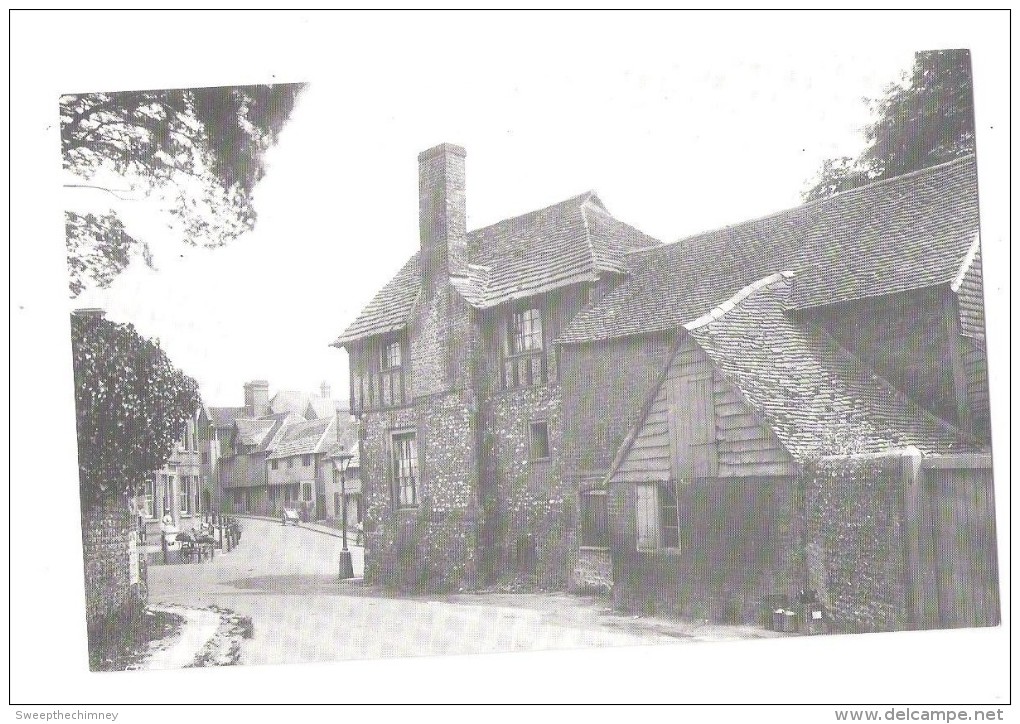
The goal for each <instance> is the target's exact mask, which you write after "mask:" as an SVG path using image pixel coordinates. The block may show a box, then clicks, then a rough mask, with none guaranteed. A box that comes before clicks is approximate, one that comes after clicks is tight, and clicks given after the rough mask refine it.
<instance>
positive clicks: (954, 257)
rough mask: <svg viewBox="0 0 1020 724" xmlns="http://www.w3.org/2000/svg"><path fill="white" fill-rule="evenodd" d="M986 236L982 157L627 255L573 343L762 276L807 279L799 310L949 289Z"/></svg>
mask: <svg viewBox="0 0 1020 724" xmlns="http://www.w3.org/2000/svg"><path fill="white" fill-rule="evenodd" d="M977 230H978V206H977V175H976V169H975V163H974V158H973V157H972V156H968V157H966V158H962V159H959V160H957V161H952V162H950V163H947V164H943V165H941V166H935V167H933V168H929V169H924V170H922V171H917V172H914V173H911V174H907V175H904V176H900V177H897V178H893V179H889V180H886V181H880V182H877V183H874V184H871V185H869V186H865V187H863V188H860V189H855V190H852V191H846V192H844V193H841V194H838V195H836V196H834V197H832V198H828V199H823V200H820V201H814V202H812V203H809V204H804V205H803V206H798V207H797V208H794V209H789V210H787V211H782V212H779V213H777V214H773V215H771V216H767V217H765V218H761V219H755V220H753V221H747V222H744V223H741V224H737V225H734V226H729V227H726V228H724V229H719V230H716V231H711V232H707V233H704V234H698V235H696V236H692V237H689V238H686V239H683V240H681V241H677V242H675V243H672V244H666V245H662V246H658V247H655V248H652V249H649V250H646V251H637V252H633V253H630V254H626V255H625V256H624V261H625V264H626V266H627V268H628V269H629V271H630V276H629V277H628V279H627V280H626V281H625V282H624V283H623V284H621V285H620V286H619V287H618V288H617V289H616V290H614V291H613V292H611V293H610V294H607V295H606V296H605V297H604V298H603V299H602V300H600V301H599V302H598V303H597V304H595V305H593V306H592V307H591V308H589V309H587V310H585V311H584V312H582V313H580V314H579V315H578V316H577V317H575V319H574V321H573V322H572V323H571V325H570V326H569V327H568V328H567V330H566V332H565V333H564V334H563V335H562V336H561V337H560V339H559V341H560V342H563V343H578V342H586V341H592V340H596V339H607V338H611V337H622V336H627V335H633V334H643V333H649V332H656V331H664V330H675V329H677V328H678V327H680V326H682V325H683V324H685V323H687V322H688V321H690V320H691V319H694V318H695V317H696V316H698V315H699V314H701V313H702V312H703V311H704V310H706V309H708V308H710V307H712V306H713V305H716V304H719V303H720V302H722V301H723V300H725V299H727V298H729V297H730V296H731V295H732V294H733V293H734V292H736V291H737V290H738V289H740V288H742V287H743V286H745V285H746V284H749V283H751V282H752V281H754V280H756V279H760V278H761V277H764V276H766V275H768V274H771V273H773V272H776V271H779V270H783V269H788V270H793V271H795V272H797V281H796V284H795V285H794V289H793V292H792V294H791V296H790V304H791V306H793V307H796V308H808V307H816V306H824V305H828V304H834V303H838V302H841V301H848V300H851V299H860V298H864V297H873V296H880V295H883V294H890V293H893V292H901V291H907V290H911V289H920V288H922V287H929V286H933V285H938V284H947V285H948V284H950V283H952V281H953V280H954V278H955V276H956V274H957V273H958V271H959V269H960V265H961V262H962V261H963V260H964V258H965V257H966V255H967V252H968V250H969V249H970V246H971V242H972V240H973V239H974V235H975V233H976V232H977Z"/></svg>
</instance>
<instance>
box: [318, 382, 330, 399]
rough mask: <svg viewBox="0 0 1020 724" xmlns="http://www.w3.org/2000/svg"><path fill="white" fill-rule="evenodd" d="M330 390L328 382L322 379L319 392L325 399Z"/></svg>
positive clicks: (327, 397)
mask: <svg viewBox="0 0 1020 724" xmlns="http://www.w3.org/2000/svg"><path fill="white" fill-rule="evenodd" d="M331 391H332V390H330V388H329V383H328V382H325V381H323V383H322V384H321V385H320V386H319V392H321V393H322V396H323V397H325V398H326V399H327V400H328V399H329V396H330V392H331Z"/></svg>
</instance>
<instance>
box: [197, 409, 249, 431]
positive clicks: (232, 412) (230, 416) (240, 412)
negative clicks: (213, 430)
mask: <svg viewBox="0 0 1020 724" xmlns="http://www.w3.org/2000/svg"><path fill="white" fill-rule="evenodd" d="M244 411H245V410H244V408H243V407H207V408H206V414H207V415H208V416H209V421H210V422H211V423H212V424H213V426H214V427H218V428H224V427H232V426H233V424H234V420H236V419H237V418H239V417H243V416H244Z"/></svg>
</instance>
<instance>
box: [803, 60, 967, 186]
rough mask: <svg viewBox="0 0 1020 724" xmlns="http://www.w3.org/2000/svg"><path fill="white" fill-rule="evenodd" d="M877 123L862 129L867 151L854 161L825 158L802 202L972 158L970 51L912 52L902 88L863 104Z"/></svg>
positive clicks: (893, 88) (892, 88) (897, 86)
mask: <svg viewBox="0 0 1020 724" xmlns="http://www.w3.org/2000/svg"><path fill="white" fill-rule="evenodd" d="M865 102H867V103H868V104H869V106H870V109H871V112H872V115H873V116H874V118H875V120H874V121H873V122H872V123H871V124H869V125H868V126H867V127H866V128H865V129H864V138H865V140H866V141H867V144H868V145H867V147H866V148H865V149H864V151H862V152H861V154H860V155H859V156H858V157H857V158H856V159H852V158H849V157H843V158H838V159H829V160H827V161H825V162H824V163H823V164H822V168H821V169H820V170H819V173H818V175H817V177H816V178H815V180H814V181H813V183H812V186H811V187H810V188H809V189H808V190H807V191H805V192H804V194H803V198H804V201H813V200H815V199H823V198H827V197H829V196H832V195H833V194H836V193H839V192H840V191H846V190H848V189H853V188H858V187H860V186H864V185H865V184H868V183H872V182H874V181H879V180H881V179H884V178H891V177H893V176H899V175H901V174H905V173H909V172H911V171H916V170H918V169H922V168H927V167H929V166H936V165H938V164H940V163H945V162H947V161H952V160H953V159H955V158H960V157H961V156H966V155H968V154H971V153H974V86H973V82H972V79H971V68H970V51H968V50H930V51H925V52H921V53H916V54H915V56H914V66H913V69H912V70H911V72H910V73H909V74H904V76H903V78H902V79H901V82H900V83H894V84H892V85H890V86H888V88H886V91H885V95H883V96H882V97H881V98H879V99H877V100H869V99H865Z"/></svg>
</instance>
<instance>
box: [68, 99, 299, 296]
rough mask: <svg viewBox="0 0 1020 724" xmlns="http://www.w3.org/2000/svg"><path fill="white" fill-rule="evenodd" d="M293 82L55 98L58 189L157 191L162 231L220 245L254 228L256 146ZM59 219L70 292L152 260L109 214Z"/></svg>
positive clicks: (282, 119)
mask: <svg viewBox="0 0 1020 724" xmlns="http://www.w3.org/2000/svg"><path fill="white" fill-rule="evenodd" d="M301 88H303V85H301V84H280V85H261V86H233V87H222V88H195V89H178V90H156V91H127V92H120V93H82V94H70V95H65V96H62V97H61V99H60V138H61V148H62V151H63V163H64V170H65V171H66V172H67V173H68V174H69V175H70V176H73V177H74V178H75V181H76V182H75V183H68V184H67V186H68V187H70V188H79V189H84V188H91V189H98V190H101V191H104V192H106V193H108V194H110V195H111V196H113V197H116V198H117V199H119V200H122V201H124V200H132V199H138V198H141V197H145V196H149V195H151V194H153V193H154V192H156V193H159V194H161V195H163V196H164V197H165V198H166V199H167V202H168V203H169V210H170V213H171V214H172V220H171V222H170V228H171V229H172V230H173V231H175V232H177V233H178V234H179V236H180V238H181V240H182V241H183V242H184V243H186V244H189V245H192V246H197V245H201V246H207V247H216V246H221V245H223V244H225V243H227V242H229V241H231V240H233V239H235V238H237V237H238V236H239V235H241V234H242V233H244V232H246V231H248V230H250V229H251V228H253V226H254V225H255V220H256V213H255V209H254V207H253V204H252V191H253V189H254V188H255V185H256V184H257V183H258V181H259V180H260V179H261V178H262V177H263V175H264V174H265V166H264V155H265V152H266V150H267V149H268V148H270V147H271V146H272V145H273V144H275V142H276V140H277V137H278V134H279V133H280V131H281V129H282V128H283V126H284V124H285V123H286V121H287V119H288V118H289V117H290V114H291V111H292V110H293V108H294V103H295V101H296V99H297V95H298V93H299V92H300V90H301ZM110 179H115V180H116V182H115V183H114V184H110V181H109V180H110ZM111 185H116V186H118V188H111ZM124 186H126V188H123V187H124ZM65 222H66V227H67V253H68V265H69V270H70V274H71V296H72V297H76V296H78V295H79V294H80V293H81V292H82V291H84V289H85V288H86V286H87V285H89V284H95V285H97V286H99V287H100V288H102V287H105V286H108V285H109V284H110V283H111V282H112V281H113V279H114V278H116V276H117V274H119V273H120V272H121V271H123V270H124V269H125V268H126V267H127V265H128V263H130V260H131V258H132V255H133V254H135V253H140V254H141V256H142V258H143V260H144V261H145V262H146V263H147V264H149V265H150V266H151V265H152V257H151V254H150V252H149V250H148V246H147V245H146V244H145V242H144V240H140V239H137V238H135V237H134V236H132V235H130V234H128V233H127V231H126V230H125V228H124V223H123V221H122V219H121V218H120V216H119V215H118V213H117V212H116V210H111V211H109V212H108V213H101V214H89V213H80V212H77V211H70V210H69V211H66V212H65Z"/></svg>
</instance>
